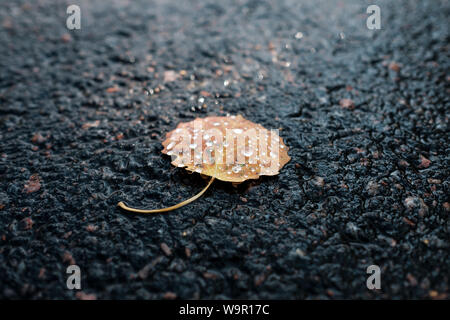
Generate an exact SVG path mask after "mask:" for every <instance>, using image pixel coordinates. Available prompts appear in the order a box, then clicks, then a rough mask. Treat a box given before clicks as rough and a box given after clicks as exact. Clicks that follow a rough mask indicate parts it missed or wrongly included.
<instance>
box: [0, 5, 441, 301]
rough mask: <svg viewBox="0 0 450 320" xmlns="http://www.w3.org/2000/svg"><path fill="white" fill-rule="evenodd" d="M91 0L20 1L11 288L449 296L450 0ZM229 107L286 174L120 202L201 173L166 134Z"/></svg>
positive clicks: (9, 232)
mask: <svg viewBox="0 0 450 320" xmlns="http://www.w3.org/2000/svg"><path fill="white" fill-rule="evenodd" d="M74 2H75V1H74ZM76 2H77V3H76V4H78V5H79V6H80V9H81V29H80V30H69V29H68V28H67V27H66V19H67V17H68V15H67V14H66V9H67V6H68V5H69V4H74V3H72V2H71V1H68V2H65V1H50V0H40V1H1V3H0V44H1V45H0V57H1V58H0V298H11V299H17V298H25V299H40V298H50V299H55V298H58V299H173V298H189V299H227V298H235V299H236V298H244V299H256V298H260V299H268V298H270V299H341V298H345V299H350V298H357V299H387V298H414V299H415V298H427V299H428V298H430V299H448V298H449V272H448V271H449V265H450V258H449V232H450V222H449V211H450V202H449V134H448V114H449V82H450V73H449V65H450V63H449V42H448V40H449V32H448V31H449V26H448V17H449V14H450V4H449V2H448V1H437V0H436V1H413V0H411V1H375V0H374V1H373V2H371V3H369V2H366V1H297V0H270V1H268V0H260V1H256V0H251V1H244V0H239V1H238V0H236V1H213V0H210V1H175V0H174V1H166V0H164V1H162V0H157V1H87V0H86V1H76ZM369 4H377V5H378V6H379V7H380V9H381V11H380V13H381V29H379V30H377V29H374V30H370V29H368V28H367V26H366V19H367V17H368V14H367V13H366V9H367V6H368V5H369ZM226 114H241V115H243V116H244V117H245V118H247V119H249V120H251V121H253V122H256V123H259V124H261V125H263V126H264V127H266V128H279V129H280V135H281V136H282V137H283V139H284V141H285V142H286V145H288V146H289V148H290V150H289V155H290V156H291V157H292V160H291V161H290V162H289V163H288V164H287V165H286V166H285V167H284V168H283V169H282V170H281V172H280V174H279V175H278V176H275V177H264V178H261V179H259V180H257V181H248V182H245V183H243V184H241V185H239V186H237V187H234V186H233V185H232V184H230V183H225V182H214V184H213V185H212V187H211V188H210V189H209V190H208V191H207V193H206V194H205V195H204V196H203V197H202V198H200V199H199V200H197V201H196V202H194V203H192V204H190V205H188V206H185V207H183V208H181V209H179V210H177V211H174V212H171V213H167V214H156V215H153V216H148V215H147V216H143V215H130V214H126V213H124V212H121V211H120V210H119V209H118V208H117V207H116V204H117V202H118V201H121V200H124V201H125V202H127V203H128V204H132V205H135V206H139V207H143V208H161V207H165V206H170V205H173V204H175V203H178V202H179V201H181V200H184V199H186V198H189V197H190V196H192V195H194V194H195V193H197V192H198V191H200V190H201V189H202V188H203V187H204V186H205V184H206V181H205V180H204V179H203V178H202V177H201V176H200V175H198V174H189V173H187V172H186V171H185V170H183V169H179V168H174V167H173V166H172V165H171V164H170V157H168V156H166V155H162V154H161V150H162V146H161V142H162V141H163V140H164V137H165V134H166V133H167V132H168V131H170V130H172V129H174V128H175V127H176V125H177V124H178V123H179V122H184V121H191V120H193V119H194V118H196V117H205V116H211V115H219V116H220V115H226ZM72 264H76V265H78V266H79V267H80V270H81V286H82V288H81V290H69V289H68V288H67V286H66V280H67V277H68V274H67V273H66V268H67V267H68V266H69V265H72ZM370 265H377V266H379V267H380V271H381V289H379V290H369V289H368V288H367V286H366V280H367V278H368V277H369V276H370V275H369V274H367V272H366V270H367V267H368V266H370Z"/></svg>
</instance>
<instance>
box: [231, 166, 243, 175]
mask: <svg viewBox="0 0 450 320" xmlns="http://www.w3.org/2000/svg"><path fill="white" fill-rule="evenodd" d="M241 169H242V168H241V166H239V165H235V166H234V167H233V168H232V169H231V170H232V171H233V172H234V173H238V172H240V171H241Z"/></svg>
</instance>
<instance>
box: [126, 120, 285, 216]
mask: <svg viewBox="0 0 450 320" xmlns="http://www.w3.org/2000/svg"><path fill="white" fill-rule="evenodd" d="M162 145H163V147H164V149H163V150H162V153H164V154H167V155H170V156H171V157H172V164H173V165H174V166H176V167H183V168H185V169H186V170H188V171H191V172H196V173H200V174H202V175H205V176H210V177H211V179H210V181H209V183H208V185H207V186H206V187H205V188H204V189H203V190H202V191H201V192H200V193H198V194H197V195H195V196H194V197H192V198H190V199H188V200H186V201H183V202H181V203H179V204H177V205H175V206H172V207H168V208H163V209H155V210H140V209H133V208H130V207H128V206H126V205H125V204H124V203H123V202H119V204H118V205H119V207H121V208H123V209H125V210H128V211H132V212H137V213H156V212H166V211H171V210H174V209H177V208H179V207H182V206H184V205H186V204H188V203H190V202H192V201H194V200H196V199H198V198H199V197H200V196H202V195H203V194H204V193H205V192H206V190H207V189H208V188H209V186H210V185H211V184H212V182H213V181H214V179H218V180H222V181H228V182H232V183H241V182H244V181H246V180H249V179H258V178H259V177H260V176H262V175H266V176H274V175H277V174H279V170H280V169H281V168H282V167H283V166H284V165H285V164H286V163H288V162H289V160H290V159H291V158H290V157H289V155H288V153H287V152H288V150H289V149H288V147H287V146H286V145H285V144H284V142H283V139H282V138H280V136H279V135H278V130H267V129H266V128H264V127H263V126H261V125H259V124H256V123H253V122H251V121H249V120H246V119H245V118H243V117H242V116H240V115H238V116H227V117H207V118H197V119H195V120H193V121H190V122H183V123H180V124H178V126H177V127H176V128H175V130H173V131H170V132H169V133H167V135H166V140H164V141H163V143H162Z"/></svg>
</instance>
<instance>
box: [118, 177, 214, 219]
mask: <svg viewBox="0 0 450 320" xmlns="http://www.w3.org/2000/svg"><path fill="white" fill-rule="evenodd" d="M214 179H215V178H214V177H211V180H209V182H208V185H207V186H206V187H205V188H204V189H203V190H202V191H200V192H199V193H197V194H196V195H195V196H193V197H192V198H189V199H187V200H184V201H183V202H180V203H178V204H176V205H174V206H171V207H167V208H162V209H153V210H143V209H135V208H130V207H128V206H127V205H126V204H125V203H123V202H122V201H120V202H119V203H118V204H117V205H118V206H119V207H120V208H122V209H124V210H126V211H129V212H136V213H158V212H167V211H172V210H175V209H178V208H181V207H182V206H185V205H187V204H189V203H191V202H192V201H195V200H197V199H198V198H200V197H201V196H202V195H203V194H204V193H205V192H206V190H208V188H209V186H210V185H211V184H212V183H213V181H214Z"/></svg>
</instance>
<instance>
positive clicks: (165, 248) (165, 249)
mask: <svg viewBox="0 0 450 320" xmlns="http://www.w3.org/2000/svg"><path fill="white" fill-rule="evenodd" d="M160 246H161V250H162V251H163V252H164V254H165V255H166V256H170V255H171V254H172V250H170V248H169V246H168V245H167V244H166V243H165V242H163V243H161V245H160Z"/></svg>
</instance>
